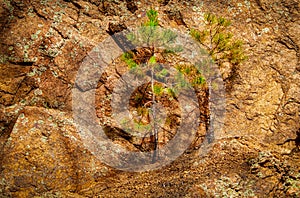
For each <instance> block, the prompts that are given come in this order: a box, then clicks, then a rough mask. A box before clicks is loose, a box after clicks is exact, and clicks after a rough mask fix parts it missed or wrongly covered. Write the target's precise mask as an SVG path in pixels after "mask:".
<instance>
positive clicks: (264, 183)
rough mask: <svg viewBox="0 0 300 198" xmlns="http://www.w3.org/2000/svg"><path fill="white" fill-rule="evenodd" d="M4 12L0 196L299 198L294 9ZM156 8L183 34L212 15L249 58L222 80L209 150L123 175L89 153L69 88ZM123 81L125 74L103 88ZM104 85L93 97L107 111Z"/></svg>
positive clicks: (215, 5) (277, 5) (13, 5)
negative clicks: (218, 130)
mask: <svg viewBox="0 0 300 198" xmlns="http://www.w3.org/2000/svg"><path fill="white" fill-rule="evenodd" d="M0 2H1V7H0V30H1V36H0V40H1V42H0V178H1V179H0V197H35V196H36V197H97V196H100V197H124V196H128V197H224V196H225V197H227V196H231V197H299V196H300V194H299V192H300V183H299V181H300V175H299V172H300V166H299V162H300V152H299V148H298V147H299V144H300V143H299V134H300V132H299V130H300V124H299V123H300V114H299V112H300V52H299V49H300V47H299V46H300V40H299V36H298V34H299V31H300V21H299V18H300V13H299V10H300V3H299V1H296V0H275V1H269V0H264V1H262V0H249V1H248V0H247V1H244V0H243V1H242V0H233V1H222V2H221V1H209V0H204V1H196V0H193V1H166V0H165V1H152V0H151V1H143V0H142V1H129V0H126V1H117V0H115V1H97V0H78V1H77V0H76V1H75V0H70V1H63V0H58V1H37V0H36V1H35V0H34V1H29V0H21V1H12V0H0ZM151 7H152V8H155V9H156V10H158V12H159V19H160V25H161V26H162V27H165V28H168V27H172V28H175V29H178V30H180V31H182V32H184V33H188V31H189V29H190V28H197V27H199V26H201V24H203V20H202V18H203V13H205V12H211V13H214V14H217V15H219V16H224V17H225V18H228V19H230V20H231V21H232V26H231V32H232V33H233V34H234V36H235V37H236V38H239V39H241V40H243V42H244V47H245V52H246V55H247V56H248V60H246V61H245V62H243V63H242V64H241V65H240V66H239V68H238V70H237V74H236V76H235V78H234V79H231V80H230V81H226V82H225V83H226V84H227V86H228V87H227V88H228V90H227V93H226V94H227V100H226V116H225V123H224V128H223V133H222V134H219V135H218V136H217V137H216V139H215V142H214V143H213V144H211V145H209V146H208V148H209V150H208V151H207V152H203V148H201V147H200V149H199V150H197V148H196V150H194V148H191V149H189V150H187V151H186V152H185V153H184V154H183V155H182V156H181V157H179V158H178V159H177V160H175V161H174V162H173V163H172V164H170V165H167V166H165V167H163V168H161V169H159V170H155V171H150V172H143V173H130V172H122V171H118V170H116V169H113V168H110V167H108V166H106V165H105V164H103V163H102V162H100V161H99V160H98V159H97V158H96V157H95V156H94V155H93V154H92V153H91V152H90V151H89V150H87V149H86V148H85V147H84V146H83V143H82V141H81V139H80V136H79V134H78V131H77V130H76V128H75V124H74V123H73V117H72V88H73V87H74V86H75V78H76V74H77V71H78V69H79V67H80V64H81V63H82V61H83V60H84V58H85V57H86V56H87V54H88V53H89V52H90V51H91V49H92V48H93V47H95V46H97V44H98V43H99V42H102V41H103V40H104V39H105V38H107V37H108V36H109V33H108V32H109V27H113V26H116V27H118V26H120V27H121V26H122V27H127V28H133V27H137V26H139V25H140V24H141V23H142V22H143V21H144V20H145V17H146V16H145V15H146V11H147V10H148V9H149V8H151ZM229 69H230V68H225V69H224V71H223V72H225V73H226V72H228V70H229ZM111 70H113V69H111ZM116 72H120V73H122V72H124V71H114V73H113V72H111V71H106V73H104V75H103V76H102V78H103V79H105V80H106V82H110V80H112V79H116V75H115V73H116ZM106 86H107V87H105V86H102V87H98V92H97V93H98V95H97V96H96V97H98V98H102V100H103V101H104V99H103V98H104V97H103V96H102V95H103V94H104V95H105V96H106V95H107V96H108V93H109V90H110V89H111V86H113V85H112V84H109V83H108V84H107V85H106ZM99 93H100V94H99ZM101 94H102V95H101ZM100 96H101V97H100ZM101 102H102V101H101ZM101 102H99V103H97V107H96V109H97V110H98V112H100V110H101V108H102V107H106V105H107V104H103V103H101ZM107 108H109V107H107ZM105 110H106V111H108V110H107V109H105ZM103 113H104V114H105V113H106V112H105V111H104V112H102V114H103ZM99 114H101V112H100V113H99ZM99 119H100V121H101V122H104V120H101V116H100V118H99ZM102 124H103V125H105V124H104V123H102ZM204 128H205V127H204ZM202 135H203V134H202ZM200 140H201V141H202V139H201V138H200ZM118 141H119V142H121V143H120V144H121V145H124V146H126V147H128V148H131V147H132V145H128V142H124V140H123V139H118Z"/></svg>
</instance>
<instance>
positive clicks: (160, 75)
mask: <svg viewBox="0 0 300 198" xmlns="http://www.w3.org/2000/svg"><path fill="white" fill-rule="evenodd" d="M147 18H148V20H147V21H146V22H145V23H143V24H142V25H141V27H140V29H139V30H138V33H137V34H135V33H130V34H128V35H127V39H128V40H130V41H131V42H132V43H133V44H135V45H138V46H140V45H141V44H144V43H146V44H147V46H149V47H148V48H149V49H150V53H148V57H146V58H141V57H137V56H140V54H135V53H134V52H126V53H124V54H123V56H122V59H123V61H125V62H126V64H127V65H128V68H129V69H130V72H132V73H134V74H135V75H136V76H137V77H142V76H143V75H144V73H143V67H144V66H146V67H147V68H150V70H151V74H150V77H151V92H152V99H151V103H152V106H151V108H148V109H147V108H146V107H145V108H140V109H139V111H140V112H141V114H144V115H149V114H150V113H149V112H151V114H152V117H153V122H152V123H153V125H152V133H151V134H152V137H153V139H154V148H153V149H154V153H153V156H152V162H153V163H154V162H156V161H157V159H158V153H157V149H158V128H159V126H158V125H159V121H158V120H157V115H156V114H157V110H156V109H155V103H156V98H157V97H158V96H162V95H163V94H168V95H169V96H170V98H169V99H171V100H172V99H175V98H176V95H178V93H179V92H180V90H182V89H184V88H187V87H188V86H190V85H191V86H199V85H203V84H204V83H205V79H204V77H203V76H202V75H201V73H200V72H199V71H198V70H197V69H196V68H195V67H194V66H193V65H178V66H176V67H175V68H176V69H177V71H179V72H178V74H177V76H176V82H177V83H176V84H174V87H168V88H165V86H163V85H162V83H157V82H155V79H158V80H162V79H164V78H166V76H168V75H169V72H168V70H167V69H165V68H163V67H162V66H161V65H160V64H159V63H158V62H157V58H156V56H155V53H156V51H155V50H157V49H156V46H163V47H164V48H165V50H164V52H163V53H177V52H180V51H181V50H182V47H181V46H176V47H175V48H171V47H170V46H169V45H168V44H169V43H172V42H173V41H174V40H175V39H176V37H177V35H176V33H174V32H173V31H171V30H164V29H160V28H158V26H159V20H158V12H157V11H155V10H153V9H151V10H149V11H148V12H147ZM149 54H150V55H149ZM142 56H143V54H142ZM139 58H140V59H142V60H143V61H144V63H145V65H144V66H143V65H142V64H138V63H137V62H136V60H137V59H139ZM187 80H188V81H189V82H191V83H189V82H188V81H187ZM139 98H140V97H139ZM138 124H140V123H138Z"/></svg>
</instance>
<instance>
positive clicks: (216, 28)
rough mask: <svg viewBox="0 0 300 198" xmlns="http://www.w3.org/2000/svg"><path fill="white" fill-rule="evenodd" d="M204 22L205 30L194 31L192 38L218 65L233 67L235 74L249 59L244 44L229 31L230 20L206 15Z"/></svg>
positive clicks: (191, 32)
mask: <svg viewBox="0 0 300 198" xmlns="http://www.w3.org/2000/svg"><path fill="white" fill-rule="evenodd" d="M204 20H205V28H204V30H196V29H192V30H191V31H190V34H191V36H192V37H193V38H194V39H195V40H196V41H198V42H199V43H200V44H201V45H202V46H203V47H204V48H205V49H206V50H207V51H208V53H209V55H210V56H211V57H212V59H213V60H214V61H215V63H216V64H217V65H219V66H221V65H222V63H225V62H228V63H230V64H231V66H232V72H235V70H236V69H237V66H238V65H239V64H240V63H241V62H243V61H244V60H245V59H246V58H247V57H246V56H245V54H244V51H243V47H242V46H243V42H242V41H241V40H236V39H234V38H233V35H232V34H231V33H230V32H229V31H228V28H229V26H230V25H231V22H230V21H229V20H227V19H225V18H223V17H217V16H216V15H213V14H210V13H207V14H205V15H204ZM231 75H233V73H232V74H231Z"/></svg>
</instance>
